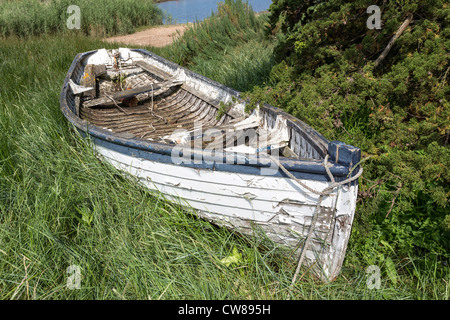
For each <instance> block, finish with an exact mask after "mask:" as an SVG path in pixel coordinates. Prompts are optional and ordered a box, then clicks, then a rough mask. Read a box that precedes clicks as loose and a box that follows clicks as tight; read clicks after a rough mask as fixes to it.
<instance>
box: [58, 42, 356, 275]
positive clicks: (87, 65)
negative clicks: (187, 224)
mask: <svg viewBox="0 0 450 320" xmlns="http://www.w3.org/2000/svg"><path fill="white" fill-rule="evenodd" d="M60 102H61V110H62V112H63V114H64V115H65V116H66V118H67V119H68V120H69V121H70V122H71V123H72V124H73V125H74V126H75V127H76V129H77V130H78V131H79V132H81V133H82V134H83V135H89V136H90V138H91V140H92V141H93V143H94V148H95V149H96V151H97V152H98V154H100V155H101V156H102V158H103V159H104V160H106V161H107V162H109V163H111V164H112V165H114V166H115V167H117V168H119V169H121V170H124V171H126V172H128V173H131V174H132V175H134V176H136V177H138V178H139V179H140V181H142V183H143V184H144V185H145V186H147V187H148V188H151V189H154V190H158V191H160V192H161V193H162V194H164V195H166V196H167V198H168V199H170V200H175V201H178V200H179V199H183V201H185V203H186V204H187V205H188V206H190V207H192V208H194V209H196V212H198V215H199V216H200V217H202V218H204V219H208V220H209V221H211V222H213V223H215V224H218V225H221V226H225V227H227V228H230V229H232V230H235V231H237V232H239V233H241V234H243V235H260V237H261V236H262V237H266V238H267V239H269V241H273V242H275V243H276V244H279V245H280V250H283V248H284V249H288V251H289V250H290V251H291V252H292V253H293V256H295V257H297V258H299V260H300V261H299V265H300V264H303V265H304V266H306V267H309V268H310V269H311V270H312V272H313V273H314V274H315V275H316V276H318V277H319V278H320V279H323V280H325V281H330V280H334V279H335V278H336V277H337V275H338V274H339V271H340V269H341V266H342V262H343V259H344V255H345V251H346V247H347V242H348V239H349V236H350V231H351V225H352V221H353V216H354V213H355V207H356V198H357V189H358V181H357V178H358V176H359V175H360V174H361V172H362V171H361V169H360V167H359V166H358V163H359V161H360V150H359V149H358V148H355V147H353V146H350V145H346V144H344V143H342V142H339V141H331V142H330V141H328V140H326V139H325V138H324V137H323V136H322V135H320V134H319V133H318V132H316V131H315V130H313V129H312V128H311V127H309V126H308V125H306V124H305V123H303V122H302V121H300V120H298V119H296V118H294V117H293V116H291V115H289V114H287V113H285V112H283V111H282V110H281V109H278V108H275V107H273V106H270V105H267V104H262V105H260V106H258V107H257V108H256V109H254V110H253V111H252V112H248V113H247V112H246V110H245V107H246V103H245V102H243V101H241V100H240V99H239V92H237V91H235V90H233V89H231V88H228V87H226V86H224V85H222V84H220V83H217V82H215V81H212V80H210V79H208V78H205V77H203V76H201V75H199V74H196V73H194V72H191V71H189V70H187V69H185V68H182V67H180V66H178V65H176V64H174V63H172V62H170V61H167V60H165V59H163V58H161V57H159V56H157V55H155V54H153V53H151V52H148V51H146V50H141V49H135V50H132V49H126V48H120V49H117V50H105V49H100V50H95V51H91V52H86V53H81V54H78V55H77V56H76V57H75V59H74V61H73V63H72V65H71V66H70V69H69V71H68V73H67V76H66V79H65V82H64V86H63V88H62V92H61V99H60ZM261 231H262V232H261Z"/></svg>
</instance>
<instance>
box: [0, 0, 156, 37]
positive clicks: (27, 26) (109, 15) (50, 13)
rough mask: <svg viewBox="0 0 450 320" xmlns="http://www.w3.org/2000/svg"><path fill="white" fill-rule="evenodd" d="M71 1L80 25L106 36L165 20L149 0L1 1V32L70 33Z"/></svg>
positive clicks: (28, 34) (27, 33)
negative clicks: (78, 12)
mask: <svg viewBox="0 0 450 320" xmlns="http://www.w3.org/2000/svg"><path fill="white" fill-rule="evenodd" d="M71 5H76V6H78V7H79V8H80V17H81V19H80V22H81V25H80V29H79V30H76V31H78V32H80V33H83V34H86V35H94V36H105V35H115V34H124V33H131V32H133V31H134V28H136V27H140V26H152V25H158V24H161V23H162V21H163V13H162V11H161V10H160V9H159V8H158V7H156V6H155V5H154V4H153V2H152V1H147V0H97V1H87V0H52V1H46V2H43V1H38V0H20V1H5V0H2V1H0V36H3V37H5V36H11V35H17V36H22V37H24V36H30V35H41V34H55V33H66V34H67V33H70V34H72V33H73V32H74V31H75V30H69V29H68V28H67V20H68V19H69V17H70V16H71V15H72V14H73V12H69V13H67V9H68V7H69V6H71Z"/></svg>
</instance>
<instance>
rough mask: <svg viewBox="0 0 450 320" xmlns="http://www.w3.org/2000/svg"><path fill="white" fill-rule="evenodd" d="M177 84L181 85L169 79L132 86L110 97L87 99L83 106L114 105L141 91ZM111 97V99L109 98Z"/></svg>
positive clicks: (154, 90)
mask: <svg viewBox="0 0 450 320" xmlns="http://www.w3.org/2000/svg"><path fill="white" fill-rule="evenodd" d="M178 85H181V83H180V82H171V81H167V82H163V83H160V84H156V85H153V84H150V85H146V86H142V87H138V88H134V89H130V90H124V91H119V92H115V93H113V94H112V95H111V96H110V97H101V98H98V99H94V100H91V101H87V102H85V103H84V105H83V106H84V107H87V108H90V107H95V106H99V105H104V106H109V105H114V104H116V103H120V102H121V101H120V100H122V99H127V98H131V97H135V96H137V95H139V94H142V93H148V92H156V91H158V90H162V89H166V90H169V89H170V88H172V87H174V86H178ZM160 93H162V92H160ZM111 99H113V100H111ZM145 99H148V97H145Z"/></svg>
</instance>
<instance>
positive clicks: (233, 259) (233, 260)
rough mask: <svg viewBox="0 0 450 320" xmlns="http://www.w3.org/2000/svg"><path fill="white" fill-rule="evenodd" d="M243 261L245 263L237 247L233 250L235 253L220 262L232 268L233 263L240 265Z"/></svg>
mask: <svg viewBox="0 0 450 320" xmlns="http://www.w3.org/2000/svg"><path fill="white" fill-rule="evenodd" d="M242 261H243V260H242V255H241V254H240V253H239V251H238V249H237V248H236V247H234V248H233V253H232V254H231V255H229V256H228V257H226V258H223V259H222V260H220V262H221V263H223V264H224V265H226V266H227V267H228V266H230V264H232V263H236V264H239V263H241V262H242Z"/></svg>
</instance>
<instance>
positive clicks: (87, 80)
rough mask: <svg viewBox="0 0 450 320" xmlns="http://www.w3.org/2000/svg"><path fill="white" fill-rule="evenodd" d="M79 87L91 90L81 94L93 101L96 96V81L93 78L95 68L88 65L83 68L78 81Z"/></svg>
mask: <svg viewBox="0 0 450 320" xmlns="http://www.w3.org/2000/svg"><path fill="white" fill-rule="evenodd" d="M80 85H81V86H84V87H90V88H93V89H92V90H89V91H85V92H83V96H84V97H86V98H88V99H94V98H95V97H96V94H97V80H96V78H95V66H94V65H93V64H88V65H86V67H85V68H84V73H83V77H82V78H81V80H80Z"/></svg>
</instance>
